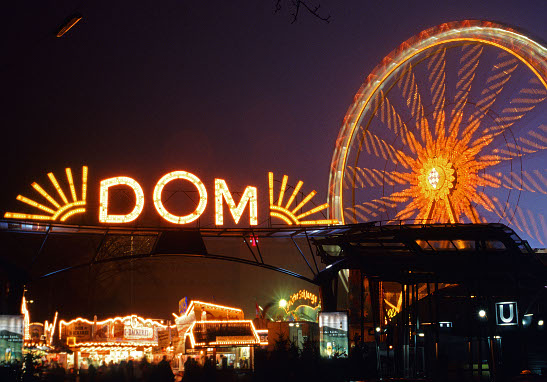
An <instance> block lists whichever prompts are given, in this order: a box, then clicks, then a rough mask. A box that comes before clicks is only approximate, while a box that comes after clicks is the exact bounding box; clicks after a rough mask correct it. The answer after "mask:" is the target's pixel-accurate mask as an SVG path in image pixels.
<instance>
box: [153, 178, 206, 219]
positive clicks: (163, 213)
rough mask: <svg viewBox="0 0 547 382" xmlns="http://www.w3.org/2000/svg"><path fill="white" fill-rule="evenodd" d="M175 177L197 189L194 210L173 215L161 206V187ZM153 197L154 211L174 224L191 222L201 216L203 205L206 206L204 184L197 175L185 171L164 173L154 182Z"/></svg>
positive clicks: (203, 209)
mask: <svg viewBox="0 0 547 382" xmlns="http://www.w3.org/2000/svg"><path fill="white" fill-rule="evenodd" d="M175 179H183V180H187V181H189V182H191V183H192V184H193V185H194V186H196V188H197V189H198V192H199V203H198V206H197V207H196V209H195V211H194V212H192V213H191V214H188V215H184V216H177V215H173V214H172V213H170V212H169V211H167V209H166V208H165V207H164V206H163V203H162V202H161V193H162V191H163V188H164V187H165V186H166V185H167V183H169V182H170V181H172V180H175ZM153 198H154V207H156V211H158V213H159V214H160V216H161V217H162V218H164V219H165V220H167V221H168V222H171V223H175V224H187V223H191V222H193V221H194V220H196V219H197V218H199V217H200V216H201V214H202V213H203V211H205V206H207V190H206V189H205V186H204V185H203V183H202V182H201V180H199V178H198V177H197V176H195V175H194V174H191V173H189V172H187V171H173V172H170V173H168V174H165V175H164V176H163V177H162V178H161V179H160V180H159V181H158V183H157V184H156V187H155V188H154V196H153Z"/></svg>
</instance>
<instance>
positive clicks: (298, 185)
mask: <svg viewBox="0 0 547 382" xmlns="http://www.w3.org/2000/svg"><path fill="white" fill-rule="evenodd" d="M303 184H304V182H302V181H301V180H299V181H298V184H297V185H296V187H295V188H294V191H293V193H292V194H291V197H290V198H289V200H288V202H287V204H286V205H285V209H287V210H288V209H289V206H290V205H291V204H292V202H293V201H294V198H296V195H298V191H300V188H302V185H303Z"/></svg>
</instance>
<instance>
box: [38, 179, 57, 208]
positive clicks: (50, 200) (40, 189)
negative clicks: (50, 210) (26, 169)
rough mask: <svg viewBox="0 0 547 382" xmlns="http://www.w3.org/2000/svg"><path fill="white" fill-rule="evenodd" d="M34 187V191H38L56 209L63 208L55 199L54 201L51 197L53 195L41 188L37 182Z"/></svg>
mask: <svg viewBox="0 0 547 382" xmlns="http://www.w3.org/2000/svg"><path fill="white" fill-rule="evenodd" d="M32 187H34V189H35V190H36V191H38V192H39V193H40V195H42V196H43V197H44V198H46V199H47V200H48V201H49V202H50V203H51V204H53V205H54V206H55V207H57V208H61V205H60V204H59V203H57V201H56V200H55V199H53V198H52V197H51V195H49V194H48V193H47V192H46V191H45V190H44V189H43V188H42V187H40V185H39V184H38V183H36V182H34V183H32Z"/></svg>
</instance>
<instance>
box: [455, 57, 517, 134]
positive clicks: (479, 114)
mask: <svg viewBox="0 0 547 382" xmlns="http://www.w3.org/2000/svg"><path fill="white" fill-rule="evenodd" d="M517 67H518V60H517V59H516V58H515V57H514V56H511V55H510V54H508V53H507V52H501V53H500V54H499V55H498V56H497V60H496V63H495V64H494V65H493V67H492V68H491V70H490V72H491V74H490V76H489V77H488V78H487V79H486V81H485V83H484V88H483V89H482V91H481V94H480V99H479V100H478V101H477V103H476V107H477V110H476V111H475V112H474V113H472V114H471V115H470V116H469V118H468V121H467V122H468V126H467V128H466V130H464V132H463V133H462V135H463V136H465V135H467V134H470V133H471V134H472V133H474V132H475V131H476V130H477V129H478V126H479V125H480V122H481V120H482V119H483V118H484V116H486V115H487V114H488V111H489V110H490V108H491V107H492V105H493V104H494V103H495V102H496V99H497V97H498V95H499V94H500V93H501V92H502V91H503V88H504V86H505V84H506V83H507V82H508V81H509V79H510V78H511V75H512V73H513V72H514V71H515V70H516V69H517Z"/></svg>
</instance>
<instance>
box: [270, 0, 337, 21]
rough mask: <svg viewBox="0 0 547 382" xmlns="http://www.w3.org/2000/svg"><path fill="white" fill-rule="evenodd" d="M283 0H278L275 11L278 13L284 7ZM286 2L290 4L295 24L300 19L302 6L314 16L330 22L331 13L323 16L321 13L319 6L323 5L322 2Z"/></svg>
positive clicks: (289, 0)
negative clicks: (312, 3)
mask: <svg viewBox="0 0 547 382" xmlns="http://www.w3.org/2000/svg"><path fill="white" fill-rule="evenodd" d="M283 2H284V0H276V2H275V9H274V13H278V12H280V11H281V10H282V9H283ZM285 2H286V3H288V4H289V6H288V8H289V10H290V12H291V16H292V21H291V24H294V23H295V22H296V21H297V20H298V16H299V14H300V10H301V8H302V7H303V8H304V9H305V10H306V11H308V13H310V14H312V15H313V16H314V17H316V18H318V19H319V20H321V21H324V22H326V23H329V22H330V15H328V16H323V15H321V14H320V13H319V8H320V7H321V4H317V5H314V6H312V5H309V4H308V3H307V2H306V1H304V0H285Z"/></svg>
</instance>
